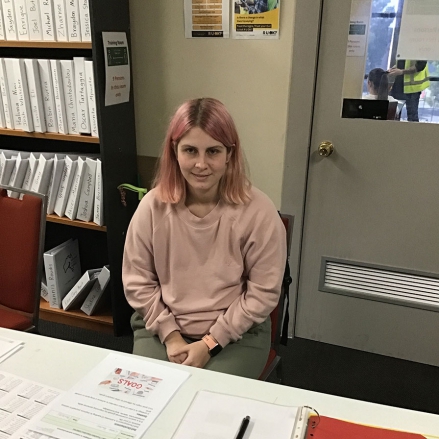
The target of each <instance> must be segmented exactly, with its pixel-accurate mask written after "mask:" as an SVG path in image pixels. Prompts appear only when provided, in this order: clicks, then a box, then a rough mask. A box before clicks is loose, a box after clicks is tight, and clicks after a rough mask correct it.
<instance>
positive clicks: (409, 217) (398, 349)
mask: <svg viewBox="0 0 439 439" xmlns="http://www.w3.org/2000/svg"><path fill="white" fill-rule="evenodd" d="M350 6H351V1H350V0H337V1H332V0H329V1H328V0H325V1H324V2H323V9H322V28H321V39H320V51H319V58H318V70H317V78H316V100H315V110H314V121H313V127H312V136H311V154H310V160H309V174H308V183H307V192H306V204H305V217H304V230H303V241H302V253H301V262H300V278H299V289H298V299H297V300H298V302H297V313H296V325H295V334H296V336H298V337H302V338H306V339H311V340H317V341H322V342H325V343H330V344H335V345H339V346H345V347H349V348H354V349H359V350H363V351H368V352H375V353H379V354H384V355H388V356H392V357H398V358H403V359H408V360H413V361H417V362H422V363H427V364H434V365H439V312H438V311H439V282H438V281H437V278H439V196H438V191H439V189H438V188H439V172H438V171H439V141H438V139H439V126H438V125H435V124H425V123H419V124H417V123H404V122H395V121H375V120H365V119H342V118H341V117H340V109H341V100H342V99H341V98H342V90H343V78H344V69H345V61H346V44H347V36H348V26H349V19H350ZM322 141H331V142H332V143H333V145H334V153H333V154H332V155H330V156H328V157H322V156H320V155H319V153H318V146H319V144H320V143H321V142H322Z"/></svg>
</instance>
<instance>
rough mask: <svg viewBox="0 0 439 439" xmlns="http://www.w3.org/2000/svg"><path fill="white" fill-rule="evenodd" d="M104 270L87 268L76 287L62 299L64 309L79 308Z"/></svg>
mask: <svg viewBox="0 0 439 439" xmlns="http://www.w3.org/2000/svg"><path fill="white" fill-rule="evenodd" d="M101 271H102V269H101V268H97V269H94V270H87V271H86V272H85V273H84V274H83V275H82V276H81V278H80V279H79V280H78V282H77V283H76V284H75V285H74V287H73V288H72V289H71V290H70V291H69V292H68V293H67V294H66V295H65V297H64V299H63V300H62V307H63V310H64V311H68V310H69V309H74V308H77V307H78V308H79V305H80V304H81V303H82V302H83V301H84V299H85V298H86V297H87V295H88V293H89V292H90V290H91V288H92V287H93V285H94V283H95V282H96V279H97V278H98V276H99V273H100V272H101Z"/></svg>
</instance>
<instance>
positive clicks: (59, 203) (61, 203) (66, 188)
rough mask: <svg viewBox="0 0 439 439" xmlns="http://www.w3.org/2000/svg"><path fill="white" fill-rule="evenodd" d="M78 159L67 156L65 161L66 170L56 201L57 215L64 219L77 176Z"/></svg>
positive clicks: (63, 173)
mask: <svg viewBox="0 0 439 439" xmlns="http://www.w3.org/2000/svg"><path fill="white" fill-rule="evenodd" d="M76 166H77V158H73V157H71V156H66V157H65V159H64V169H63V172H62V174H61V180H60V183H59V189H58V194H57V197H56V201H55V208H54V211H55V213H56V214H57V215H58V216H60V217H63V216H64V214H65V212H66V206H67V200H68V198H69V194H70V189H71V187H72V181H73V178H74V176H75V174H76Z"/></svg>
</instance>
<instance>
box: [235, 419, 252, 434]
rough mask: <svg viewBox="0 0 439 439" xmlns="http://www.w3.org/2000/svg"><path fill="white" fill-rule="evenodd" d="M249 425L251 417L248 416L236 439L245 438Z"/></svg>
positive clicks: (243, 421)
mask: <svg viewBox="0 0 439 439" xmlns="http://www.w3.org/2000/svg"><path fill="white" fill-rule="evenodd" d="M248 424H250V416H246V417H245V418H244V419H243V420H242V422H241V426H240V427H239V430H238V433H237V434H236V436H235V439H242V438H243V437H244V434H245V431H246V430H247V427H248Z"/></svg>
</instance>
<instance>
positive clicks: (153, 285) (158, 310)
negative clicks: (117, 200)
mask: <svg viewBox="0 0 439 439" xmlns="http://www.w3.org/2000/svg"><path fill="white" fill-rule="evenodd" d="M151 204H152V200H151V197H148V196H145V197H144V199H143V200H142V202H141V203H140V205H139V207H138V208H137V211H136V212H135V214H134V215H133V218H132V220H131V223H130V226H129V227H128V233H127V237H126V241H125V250H124V256H123V265H122V280H123V284H124V291H125V296H126V298H127V301H128V303H129V304H130V305H131V307H132V308H134V309H135V310H136V311H137V312H138V313H139V314H140V315H141V316H142V318H143V320H144V322H145V328H146V330H147V331H150V332H151V333H153V334H154V335H158V336H159V338H160V341H161V342H162V343H163V342H164V340H165V339H166V337H167V336H168V335H169V334H170V333H171V332H173V331H180V327H179V326H178V325H177V323H176V321H175V318H174V316H173V314H172V313H171V311H170V310H169V308H168V307H167V306H166V305H165V304H164V303H163V301H162V291H161V287H160V282H159V279H158V277H157V273H156V270H155V264H154V248H153V239H152V238H153V229H154V224H153V220H152V210H151Z"/></svg>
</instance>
